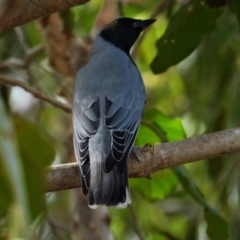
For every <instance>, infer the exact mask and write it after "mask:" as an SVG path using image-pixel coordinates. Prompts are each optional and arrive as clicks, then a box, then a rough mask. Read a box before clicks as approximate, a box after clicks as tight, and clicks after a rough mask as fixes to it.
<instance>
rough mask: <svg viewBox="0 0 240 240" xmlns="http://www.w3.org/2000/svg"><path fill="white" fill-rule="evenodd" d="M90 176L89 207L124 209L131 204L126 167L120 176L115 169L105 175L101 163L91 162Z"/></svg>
mask: <svg viewBox="0 0 240 240" xmlns="http://www.w3.org/2000/svg"><path fill="white" fill-rule="evenodd" d="M90 175H91V177H90V179H91V180H90V189H89V200H88V203H89V207H91V208H93V209H95V208H97V207H98V206H99V205H106V206H115V207H118V208H125V207H126V206H127V205H128V204H130V203H131V198H130V192H129V188H128V173H127V166H126V168H125V170H124V172H123V173H122V174H121V173H119V172H118V170H117V167H114V168H113V170H112V171H111V172H109V173H106V172H104V170H103V164H102V163H100V162H93V163H91V172H90Z"/></svg>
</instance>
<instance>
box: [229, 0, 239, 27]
mask: <svg viewBox="0 0 240 240" xmlns="http://www.w3.org/2000/svg"><path fill="white" fill-rule="evenodd" d="M230 2H231V3H232V6H233V9H234V12H235V14H236V16H237V19H238V24H239V27H240V1H239V0H230Z"/></svg>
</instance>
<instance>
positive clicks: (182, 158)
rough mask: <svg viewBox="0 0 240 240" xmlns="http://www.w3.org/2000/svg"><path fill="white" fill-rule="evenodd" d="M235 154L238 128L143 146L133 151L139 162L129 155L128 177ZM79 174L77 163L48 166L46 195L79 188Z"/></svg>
mask: <svg viewBox="0 0 240 240" xmlns="http://www.w3.org/2000/svg"><path fill="white" fill-rule="evenodd" d="M235 152H240V128H235V129H230V130H225V131H221V132H215V133H210V134H205V135H201V136H197V137H192V138H188V139H185V140H182V141H177V142H171V143H163V144H157V145H154V146H153V145H151V144H146V145H145V146H144V147H140V148H137V156H138V158H139V159H140V161H139V162H138V161H137V160H136V159H135V157H134V156H132V155H130V156H129V159H128V170H129V176H130V177H133V178H136V177H148V176H149V175H150V174H152V173H154V172H157V171H160V170H162V169H166V168H171V167H174V166H177V165H181V164H186V163H190V162H195V161H198V160H201V159H207V158H214V157H219V156H223V155H226V154H230V153H235ZM79 174H80V173H79V168H78V164H77V163H68V164H60V165H56V166H54V167H50V168H49V169H48V172H47V175H46V181H47V185H46V192H53V191H58V190H64V189H71V188H77V187H80V179H79Z"/></svg>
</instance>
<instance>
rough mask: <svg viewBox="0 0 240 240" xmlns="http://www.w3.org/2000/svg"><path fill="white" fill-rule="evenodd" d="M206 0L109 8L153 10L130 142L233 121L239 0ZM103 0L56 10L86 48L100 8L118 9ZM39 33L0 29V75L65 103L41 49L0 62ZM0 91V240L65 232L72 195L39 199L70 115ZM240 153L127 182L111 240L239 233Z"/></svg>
mask: <svg viewBox="0 0 240 240" xmlns="http://www.w3.org/2000/svg"><path fill="white" fill-rule="evenodd" d="M113 2H115V1H113ZM210 2H211V1H207V2H204V1H203V0H189V1H187V2H186V1H170V0H167V1H157V0H150V1H141V0H136V1H129V3H125V1H119V3H118V5H117V6H115V7H116V8H117V9H118V11H120V12H121V13H122V15H124V16H129V17H134V18H148V17H150V16H151V17H152V16H153V15H154V16H156V18H157V22H156V23H154V25H152V27H151V28H150V29H149V30H147V31H148V32H147V34H146V36H144V38H143V42H142V43H141V44H140V47H139V48H137V49H136V50H135V51H136V53H135V54H134V56H135V61H136V63H137V65H138V66H139V67H140V70H141V72H142V76H143V78H144V81H145V85H146V88H147V95H148V101H147V103H146V107H145V112H144V115H143V118H142V123H141V126H140V129H139V132H138V136H137V139H136V145H138V146H142V145H144V144H145V143H151V144H156V143H159V142H160V143H164V142H168V141H177V140H181V139H184V138H186V137H191V136H194V135H196V134H202V133H204V132H213V131H219V130H223V129H226V128H232V127H237V126H239V124H240V122H239V119H240V111H239V100H238V96H239V94H240V78H239V76H240V64H239V63H240V48H239V45H240V34H239V33H240V31H239V29H240V28H239V23H240V6H239V1H238V0H231V1H229V2H230V4H229V5H227V4H225V1H221V4H216V3H218V1H213V3H214V4H216V5H214V4H213V3H210ZM219 2H220V1H219ZM166 3H167V4H166ZM101 4H102V2H101V1H99V0H93V1H90V2H89V3H87V4H85V5H83V6H78V7H74V8H72V9H71V10H68V11H66V12H63V13H61V15H60V16H61V20H62V21H63V23H64V24H65V25H64V27H65V29H64V31H68V37H69V36H72V35H73V34H75V35H76V36H78V37H84V39H82V41H85V43H87V44H90V43H91V38H94V37H93V36H94V35H95V34H96V33H95V32H96V29H97V28H98V25H100V24H101V20H102V18H101V15H100V14H101V13H102V12H104V14H105V15H104V16H105V17H107V16H108V15H111V14H112V12H113V11H115V10H116V9H115V8H114V9H115V10H114V9H113V7H114V5H111V6H110V9H107V8H106V5H104V7H102V5H101ZM112 4H113V3H112ZM162 4H165V5H164V8H163V11H162V10H161V11H158V10H157V9H161V8H159V6H161V5H162ZM208 4H209V5H210V6H211V8H210V7H209V6H208ZM212 4H213V5H214V6H215V7H214V6H213V5H212ZM218 6H221V7H218ZM111 16H112V15H111ZM39 29H40V28H39V22H38V21H36V22H31V23H28V24H26V25H24V26H22V27H20V28H18V30H16V29H15V30H11V31H9V32H7V33H4V34H2V35H1V36H0V73H1V74H6V75H9V76H12V77H15V78H18V79H20V80H22V81H25V82H27V83H28V84H29V85H32V86H33V87H35V88H37V89H39V90H40V91H41V92H43V93H45V94H48V95H52V96H56V95H57V97H58V98H59V99H63V98H64V100H65V101H70V99H71V89H72V87H73V81H72V80H71V79H70V78H69V76H62V75H61V74H59V73H58V72H56V71H55V70H54V66H53V65H51V64H52V62H51V61H52V59H51V61H50V62H48V59H49V57H50V54H49V52H48V51H41V52H39V53H38V54H37V55H36V56H34V57H33V58H32V59H31V61H30V64H29V65H27V66H25V67H23V68H21V67H19V66H18V65H17V64H12V65H11V64H10V65H7V67H4V64H3V63H7V62H9V61H10V60H11V61H12V60H13V59H15V60H16V59H17V60H19V59H20V60H23V61H25V59H26V58H27V51H26V45H27V47H28V48H29V49H31V48H33V47H36V46H37V45H38V44H43V43H44V44H47V43H48V42H50V40H49V39H47V38H46V35H44V31H43V30H39ZM19 30H20V31H21V33H22V36H24V41H25V43H23V42H22V41H21V38H20V37H19ZM45 31H46V30H45ZM69 33H70V34H69ZM20 35H21V34H20ZM59 39H60V38H58V40H59ZM60 41H63V39H61V40H59V42H57V41H56V42H55V44H56V46H58V44H59V46H62V45H61V44H60ZM24 44H25V45H24ZM48 47H49V46H48ZM46 49H48V48H47V47H46ZM59 49H60V47H59ZM59 49H58V50H59ZM48 50H49V49H48ZM73 57H74V56H73V55H72V58H73ZM50 65H51V66H50ZM149 66H150V67H151V69H152V70H151V69H150V67H149ZM152 71H153V72H154V73H157V74H158V75H154V74H153V72H152ZM160 73H161V74H160ZM0 92H1V96H0V97H1V98H0V239H14V238H22V239H60V238H59V235H61V236H62V239H71V234H70V231H69V228H70V223H71V222H72V221H73V219H72V216H71V207H70V206H71V201H70V197H69V195H70V193H69V191H64V192H59V193H53V194H46V196H45V199H44V196H43V194H42V193H43V191H44V178H43V176H44V172H45V169H46V167H47V166H49V165H51V164H56V163H65V162H68V156H69V155H68V154H67V153H68V152H70V151H71V127H69V126H71V118H70V117H69V116H67V114H66V113H64V112H63V111H62V110H61V109H57V108H55V107H51V106H49V105H48V104H46V103H44V102H43V101H40V100H36V99H35V98H33V97H32V96H31V95H30V94H27V93H26V92H24V91H22V90H21V89H20V88H18V87H14V88H11V89H10V88H8V87H6V86H4V85H1V84H0ZM238 160H239V155H237V154H236V155H232V156H227V157H221V158H216V159H213V160H203V161H200V162H197V163H192V164H187V165H186V166H178V167H175V168H173V169H167V170H164V171H161V172H158V173H155V174H153V175H152V176H151V180H149V179H144V178H142V179H130V186H131V195H132V202H133V203H132V205H131V207H130V208H127V209H124V210H118V209H111V208H110V214H111V226H110V227H111V230H112V233H113V236H114V238H115V239H136V238H137V237H139V229H138V226H141V229H140V231H141V232H142V233H141V234H142V235H143V236H144V239H160V240H166V239H173V240H180V239H184V240H185V239H186V240H188V239H189V240H194V239H196V240H197V239H199V240H202V239H211V240H221V239H232V240H235V239H239V238H240V233H239V219H240V215H239V199H240V184H239V182H240V181H239V180H240V179H239V176H240V175H239V161H238ZM46 209H47V210H46ZM19 219H23V220H21V221H19ZM53 219H54V220H53ZM59 226H61V227H59ZM63 229H64V230H63Z"/></svg>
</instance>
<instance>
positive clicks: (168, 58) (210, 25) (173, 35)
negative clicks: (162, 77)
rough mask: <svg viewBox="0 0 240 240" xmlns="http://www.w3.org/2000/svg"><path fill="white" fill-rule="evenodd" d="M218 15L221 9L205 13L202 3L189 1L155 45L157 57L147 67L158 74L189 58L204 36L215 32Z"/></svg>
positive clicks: (175, 15) (172, 19) (205, 7)
mask: <svg viewBox="0 0 240 240" xmlns="http://www.w3.org/2000/svg"><path fill="white" fill-rule="evenodd" d="M236 1H237V0H236ZM221 12H222V9H209V8H208V7H207V6H206V4H205V2H204V0H195V1H191V2H189V3H188V4H186V5H184V6H183V7H181V8H180V9H179V10H178V12H177V13H175V14H174V15H173V17H172V18H171V19H170V22H169V26H168V27H167V29H166V32H165V33H164V35H163V36H162V37H161V38H160V39H159V40H158V41H157V44H156V46H157V50H158V53H157V55H156V57H155V58H154V60H153V61H152V63H151V69H152V71H153V72H154V73H155V74H158V73H162V72H164V71H166V70H167V69H168V68H169V67H171V66H173V65H175V64H177V63H179V62H180V61H181V60H183V59H184V58H186V57H187V56H189V55H190V54H191V53H192V52H193V51H194V50H195V49H196V48H197V46H198V45H199V44H200V42H201V40H202V38H203V37H204V35H206V34H208V33H210V32H212V31H213V30H214V29H215V27H216V19H217V17H218V16H219V15H220V13H221Z"/></svg>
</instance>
